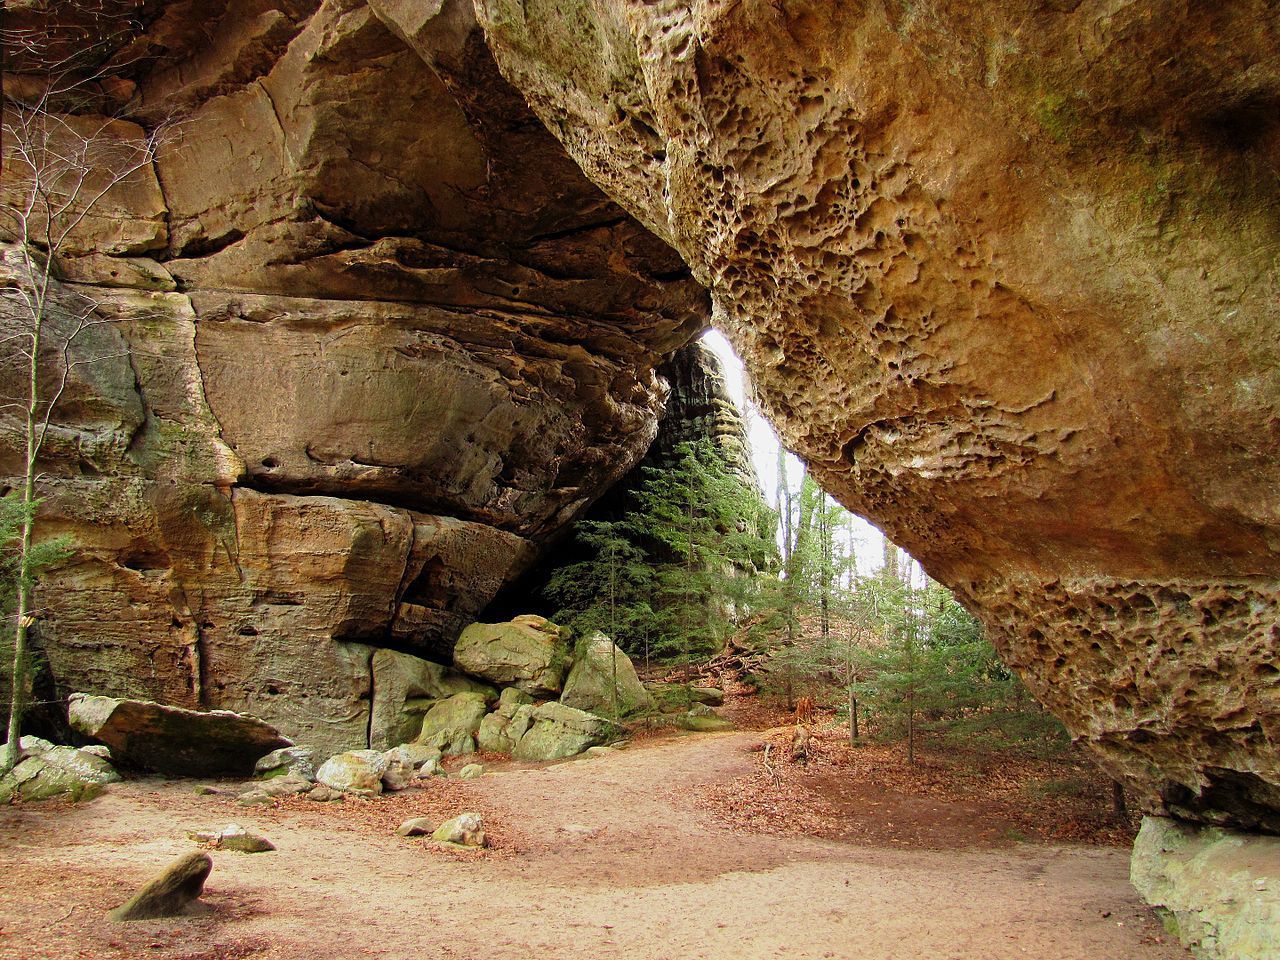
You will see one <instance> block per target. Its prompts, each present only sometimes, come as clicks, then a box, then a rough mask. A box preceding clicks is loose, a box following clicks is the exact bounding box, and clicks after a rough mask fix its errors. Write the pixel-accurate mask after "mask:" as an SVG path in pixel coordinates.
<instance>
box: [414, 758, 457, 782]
mask: <svg viewBox="0 0 1280 960" xmlns="http://www.w3.org/2000/svg"><path fill="white" fill-rule="evenodd" d="M448 775H449V774H448V773H447V772H446V771H445V769H444V767H443V766H442V765H441V763H440V761H439V760H428V761H427V762H426V763H424V764H423V765H422V766H420V767H419V768H418V770H417V772H416V773H414V775H413V777H414V779H415V780H430V779H431V778H432V777H447V776H448Z"/></svg>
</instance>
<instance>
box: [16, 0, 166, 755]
mask: <svg viewBox="0 0 1280 960" xmlns="http://www.w3.org/2000/svg"><path fill="white" fill-rule="evenodd" d="M10 7H11V10H10V11H9V12H8V13H9V15H8V16H7V17H6V20H5V25H4V27H3V29H0V42H2V43H3V45H4V52H5V85H4V118H3V127H2V136H3V144H2V149H0V157H2V161H3V175H2V179H0V235H3V239H4V240H5V241H7V244H6V246H5V248H4V252H3V257H2V258H0V273H2V275H0V284H2V286H3V290H2V297H0V311H2V313H0V325H2V326H0V351H3V353H2V354H0V363H3V365H4V366H5V368H6V373H8V374H10V375H12V379H13V380H15V381H18V382H19V383H21V384H22V387H23V389H21V390H20V392H19V394H18V395H17V396H14V397H10V398H4V399H5V400H6V401H8V402H5V403H3V404H0V410H3V411H4V412H6V413H8V414H11V415H14V416H15V418H16V419H17V421H18V423H19V433H20V437H19V440H18V445H19V448H20V449H19V451H18V453H19V455H18V458H17V459H18V467H19V471H20V472H19V488H18V490H17V491H16V492H15V493H14V494H10V496H13V497H16V499H17V500H18V508H17V515H18V519H19V530H18V534H17V543H16V545H15V546H14V552H15V554H16V562H15V564H14V568H15V569H14V571H13V578H14V582H13V585H12V590H13V595H14V598H15V602H14V607H15V610H14V614H13V673H12V677H11V694H10V704H9V722H8V742H7V745H6V747H5V751H4V755H3V756H2V757H0V771H4V770H8V769H9V768H11V767H12V766H13V764H14V763H16V761H17V759H18V749H19V745H18V741H19V736H20V734H21V731H22V721H23V717H24V714H25V709H26V705H27V688H28V686H29V684H30V679H31V678H30V663H29V650H28V646H29V634H30V630H31V628H32V626H33V625H34V623H35V621H36V619H37V617H38V615H39V611H37V610H36V609H35V608H34V604H33V596H34V573H35V567H36V566H37V565H38V562H39V560H40V559H41V556H42V555H41V553H40V552H39V551H38V550H37V549H36V547H35V546H34V545H33V544H34V527H35V514H36V507H37V505H38V502H39V487H40V485H41V481H42V479H43V477H42V476H41V474H40V472H39V466H38V464H39V462H40V456H41V451H42V450H43V448H44V446H45V442H46V440H47V439H48V438H49V436H50V430H51V428H55V427H56V415H57V413H58V408H59V403H60V402H61V401H62V400H63V398H64V396H65V394H66V392H67V389H68V385H69V384H71V383H72V381H73V379H74V378H75V376H76V375H77V374H76V371H77V370H78V369H79V368H82V367H86V366H89V365H92V364H96V363H100V362H102V361H103V360H104V359H106V358H107V357H110V356H119V355H120V354H119V353H118V352H115V353H111V352H106V353H104V352H102V349H101V348H102V345H103V344H104V343H110V342H111V338H106V337H101V336H95V335H94V331H95V329H96V328H99V327H104V326H106V325H109V324H111V323H112V322H113V318H112V317H111V316H109V315H107V313H106V312H104V310H103V306H104V304H103V301H102V299H101V298H100V297H97V296H94V295H92V294H90V293H88V292H86V290H87V289H88V288H84V287H78V286H75V285H71V284H68V283H65V282H64V281H66V280H67V279H68V277H67V273H66V270H65V263H64V261H65V260H66V258H67V256H68V254H72V253H84V252H91V251H92V249H93V240H92V235H93V233H94V232H95V231H94V230H92V229H90V228H91V227H95V226H99V225H100V223H99V221H101V220H103V219H104V218H106V217H110V216H111V215H112V214H113V213H115V210H114V209H112V207H113V206H114V204H113V203H111V202H109V201H111V200H112V198H113V196H115V195H117V194H119V193H121V192H123V190H125V189H126V185H127V184H129V183H130V182H131V181H133V180H134V179H135V178H136V177H138V176H139V175H140V174H141V173H142V172H143V171H144V170H145V169H146V168H148V167H150V165H151V164H152V162H153V160H154V159H155V155H156V150H157V147H158V145H159V143H160V141H161V137H162V136H163V134H164V133H165V131H166V130H167V127H168V125H167V124H160V125H153V126H152V127H151V128H150V129H149V130H145V129H143V128H142V127H140V126H137V125H135V124H133V123H129V122H127V121H125V120H123V119H122V118H121V117H120V115H119V114H120V109H119V105H118V99H119V98H118V96H114V95H113V94H112V92H111V91H112V90H113V89H118V88H119V87H120V86H121V84H124V85H125V86H126V87H127V86H128V84H127V83H126V82H125V81H122V80H121V79H120V77H119V71H120V70H121V65H120V63H119V62H118V61H117V62H112V60H111V57H112V54H113V53H114V52H115V51H117V50H118V49H119V48H120V47H122V46H123V45H124V44H126V43H127V42H128V40H129V39H130V38H131V37H132V36H134V35H136V33H137V32H138V31H139V30H140V28H141V25H140V24H139V23H137V22H136V21H135V20H133V19H132V18H131V17H130V16H129V15H128V11H129V10H131V9H133V8H134V7H133V5H129V4H122V3H119V2H113V0H79V2H77V0H72V2H62V3H58V4H48V3H41V2H30V0H28V2H26V3H18V4H11V5H10ZM113 81H114V82H113ZM116 342H118V340H117V341H116Z"/></svg>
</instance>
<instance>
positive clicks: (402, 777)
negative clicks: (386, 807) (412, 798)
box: [382, 751, 417, 793]
mask: <svg viewBox="0 0 1280 960" xmlns="http://www.w3.org/2000/svg"><path fill="white" fill-rule="evenodd" d="M383 757H384V759H386V761H387V769H386V770H385V771H384V772H383V774H382V789H383V790H385V791H387V792H388V793H396V792H398V791H400V790H404V789H406V788H408V787H409V786H411V785H412V784H413V781H414V778H415V776H416V774H417V768H416V767H415V766H414V765H413V764H412V763H411V762H409V761H408V760H406V759H404V758H403V757H401V756H399V755H392V754H391V751H387V753H384V754H383Z"/></svg>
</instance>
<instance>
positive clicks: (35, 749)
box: [0, 734, 111, 760]
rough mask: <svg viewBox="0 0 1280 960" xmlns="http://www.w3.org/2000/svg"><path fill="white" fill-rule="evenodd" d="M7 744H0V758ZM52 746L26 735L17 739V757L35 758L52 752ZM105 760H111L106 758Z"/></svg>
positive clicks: (40, 739) (42, 740)
mask: <svg viewBox="0 0 1280 960" xmlns="http://www.w3.org/2000/svg"><path fill="white" fill-rule="evenodd" d="M8 746H9V743H8V741H6V742H5V743H3V744H0V756H3V755H4V751H5V750H6V749H7V748H8ZM52 749H53V744H52V743H50V742H49V741H48V740H45V739H44V738H43V737H33V736H31V735H30V734H28V735H27V736H25V737H19V738H18V756H19V757H35V756H39V755H40V754H42V753H44V752H45V751H46V750H52ZM106 759H108V760H109V759H111V758H110V757H107V758H106Z"/></svg>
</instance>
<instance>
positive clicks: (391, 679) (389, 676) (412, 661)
mask: <svg viewBox="0 0 1280 960" xmlns="http://www.w3.org/2000/svg"><path fill="white" fill-rule="evenodd" d="M372 669H373V707H372V716H371V718H370V722H369V746H370V747H371V748H373V749H374V750H385V749H387V748H388V747H393V746H396V745H398V744H402V743H405V742H407V741H409V740H412V739H413V738H414V737H415V736H416V735H417V734H418V731H419V730H420V729H421V727H422V715H423V714H424V713H425V712H426V711H427V710H429V709H430V708H431V707H432V706H433V705H434V703H435V701H438V700H447V699H448V698H450V697H452V696H454V695H455V694H459V693H479V694H482V695H483V696H484V697H485V700H486V701H489V702H491V701H492V700H493V699H494V698H496V697H497V695H498V694H497V691H496V690H494V688H493V687H491V686H489V685H488V684H485V683H481V682H480V681H479V680H476V679H474V678H473V677H467V676H463V675H462V674H460V673H458V672H456V671H454V670H453V669H451V668H450V667H446V666H445V665H444V664H440V663H433V662H432V661H430V660H424V659H422V658H421V657H415V656H411V655H410V654H407V653H400V652H399V651H396V650H379V651H377V652H376V653H374V655H373V663H372Z"/></svg>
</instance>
